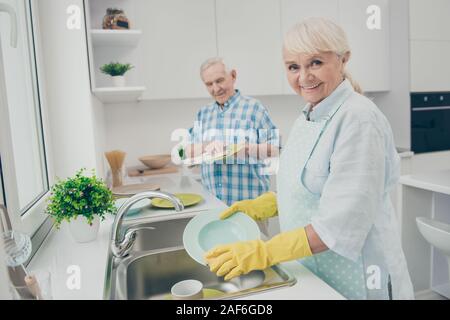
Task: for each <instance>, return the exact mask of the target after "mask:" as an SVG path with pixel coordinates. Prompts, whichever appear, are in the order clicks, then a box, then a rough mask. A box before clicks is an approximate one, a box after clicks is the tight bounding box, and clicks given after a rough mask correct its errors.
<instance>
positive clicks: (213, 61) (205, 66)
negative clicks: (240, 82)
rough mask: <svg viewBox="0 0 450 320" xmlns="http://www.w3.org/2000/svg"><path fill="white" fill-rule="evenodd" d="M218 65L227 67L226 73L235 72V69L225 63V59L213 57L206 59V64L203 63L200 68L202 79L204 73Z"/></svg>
mask: <svg viewBox="0 0 450 320" xmlns="http://www.w3.org/2000/svg"><path fill="white" fill-rule="evenodd" d="M216 64H222V65H223V66H224V67H225V72H230V71H231V70H233V68H230V66H229V65H228V64H227V63H226V62H225V59H224V58H222V57H212V58H208V59H206V60H205V62H203V63H202V65H201V66H200V77H201V76H202V74H203V71H205V70H206V69H208V68H209V67H211V66H213V65H216Z"/></svg>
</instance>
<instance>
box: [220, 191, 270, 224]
mask: <svg viewBox="0 0 450 320" xmlns="http://www.w3.org/2000/svg"><path fill="white" fill-rule="evenodd" d="M238 211H241V212H244V213H245V214H247V215H248V216H250V217H251V218H252V219H253V220H265V219H268V218H271V217H274V216H276V215H277V214H278V208H277V196H276V195H275V193H273V192H266V193H263V194H262V195H260V196H259V197H257V198H255V199H250V200H242V201H237V202H235V203H233V205H232V206H231V207H229V208H228V209H227V210H225V211H224V212H222V213H221V214H220V219H226V218H228V217H229V216H231V215H233V214H234V213H235V212H238Z"/></svg>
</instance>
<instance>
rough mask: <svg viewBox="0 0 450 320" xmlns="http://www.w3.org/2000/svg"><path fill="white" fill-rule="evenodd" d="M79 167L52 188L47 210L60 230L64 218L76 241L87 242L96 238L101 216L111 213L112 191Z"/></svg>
mask: <svg viewBox="0 0 450 320" xmlns="http://www.w3.org/2000/svg"><path fill="white" fill-rule="evenodd" d="M85 170H86V169H84V168H83V169H81V170H79V171H78V172H77V173H76V174H75V176H74V177H70V178H67V179H66V180H58V182H57V183H56V184H55V185H54V186H53V187H52V188H51V195H50V198H49V199H48V204H47V208H46V212H47V213H48V214H49V215H50V216H52V217H53V219H54V220H55V226H56V228H58V229H59V227H60V225H61V223H62V222H63V221H64V220H66V221H68V222H70V223H69V229H70V232H71V234H72V236H73V237H74V239H75V241H77V242H89V241H93V240H95V239H96V238H97V233H98V228H99V225H100V219H101V220H104V219H105V215H106V214H107V213H111V214H114V213H115V212H116V207H115V206H114V199H113V195H112V192H111V190H109V189H108V187H107V186H106V185H105V183H104V182H103V181H102V180H101V179H98V178H97V177H96V176H95V173H94V172H92V175H91V176H87V175H85V174H84V173H85Z"/></svg>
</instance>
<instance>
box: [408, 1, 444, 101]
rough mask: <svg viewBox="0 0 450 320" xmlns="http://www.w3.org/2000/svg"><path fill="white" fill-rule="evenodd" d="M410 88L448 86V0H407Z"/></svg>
mask: <svg viewBox="0 0 450 320" xmlns="http://www.w3.org/2000/svg"><path fill="white" fill-rule="evenodd" d="M409 8H410V52H411V59H410V66H411V91H413V92H429V91H449V90H450V77H449V74H450V59H448V57H449V56H450V19H449V14H450V1H448V0H435V1H433V2H432V3H431V2H430V1H425V0H410V7H409Z"/></svg>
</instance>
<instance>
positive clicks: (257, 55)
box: [216, 0, 283, 95]
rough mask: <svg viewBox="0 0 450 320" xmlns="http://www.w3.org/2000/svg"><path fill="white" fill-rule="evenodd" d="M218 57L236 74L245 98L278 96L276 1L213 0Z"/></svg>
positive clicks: (280, 76) (280, 78) (279, 68)
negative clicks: (249, 96)
mask: <svg viewBox="0 0 450 320" xmlns="http://www.w3.org/2000/svg"><path fill="white" fill-rule="evenodd" d="M216 19H217V46H218V51H219V55H220V56H221V57H223V58H225V60H226V61H228V62H229V63H230V64H231V66H233V67H234V68H235V69H236V71H237V88H240V89H241V90H242V93H243V94H245V95H270V94H281V93H282V81H283V62H282V57H281V31H280V3H279V1H278V0H245V1H241V0H216Z"/></svg>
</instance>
